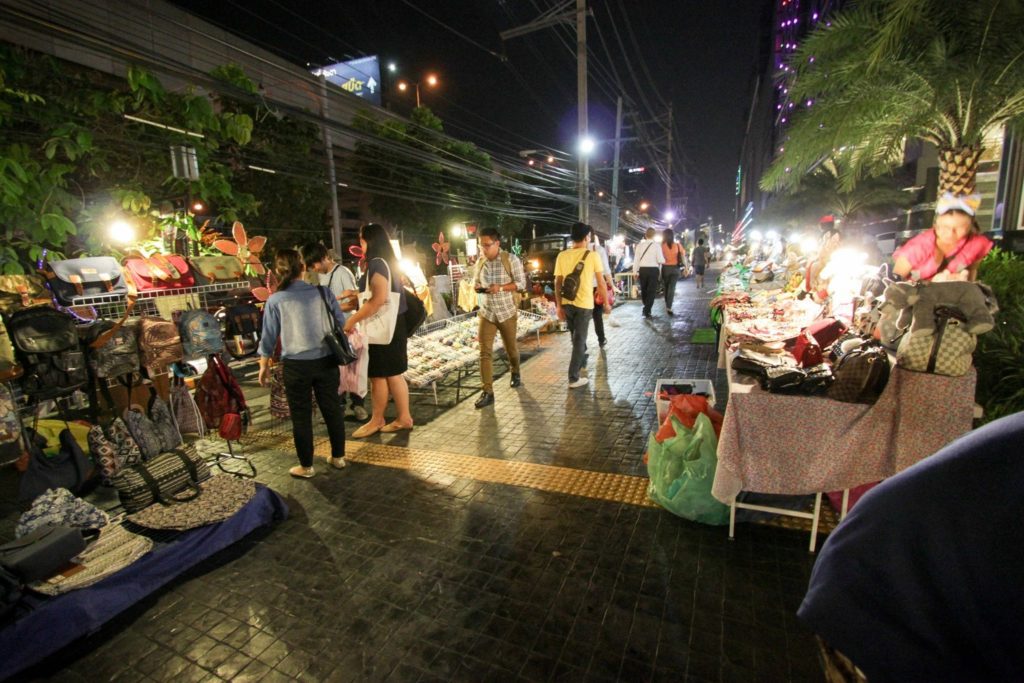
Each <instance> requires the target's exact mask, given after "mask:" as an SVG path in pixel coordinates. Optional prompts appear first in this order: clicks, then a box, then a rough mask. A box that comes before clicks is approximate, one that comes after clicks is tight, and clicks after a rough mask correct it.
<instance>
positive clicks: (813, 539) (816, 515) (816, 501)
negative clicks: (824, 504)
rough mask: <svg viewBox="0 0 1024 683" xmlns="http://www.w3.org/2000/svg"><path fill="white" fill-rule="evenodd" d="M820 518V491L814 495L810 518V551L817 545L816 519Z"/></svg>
mask: <svg viewBox="0 0 1024 683" xmlns="http://www.w3.org/2000/svg"><path fill="white" fill-rule="evenodd" d="M820 518H821V491H819V492H818V493H816V494H815V495H814V517H812V518H811V552H812V553H813V552H814V549H815V548H816V547H817V545H818V521H819V519H820Z"/></svg>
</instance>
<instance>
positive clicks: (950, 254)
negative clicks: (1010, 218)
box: [892, 192, 992, 282]
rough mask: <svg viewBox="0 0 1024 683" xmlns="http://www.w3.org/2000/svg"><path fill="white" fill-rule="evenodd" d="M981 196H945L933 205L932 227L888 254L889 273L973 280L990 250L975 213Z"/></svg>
mask: <svg viewBox="0 0 1024 683" xmlns="http://www.w3.org/2000/svg"><path fill="white" fill-rule="evenodd" d="M980 205H981V196H980V195H977V194H972V195H955V194H952V193H949V192H947V193H945V194H943V195H942V198H941V199H939V201H938V202H937V203H936V205H935V224H934V225H933V226H932V229H931V230H927V231H925V232H922V233H921V234H920V235H917V236H915V237H914V238H913V239H911V240H910V241H908V242H907V243H906V244H904V245H903V246H902V247H900V248H899V249H897V250H896V252H895V253H894V254H893V255H892V258H893V263H894V266H893V273H894V274H895V275H898V276H900V277H902V278H906V279H910V280H915V281H929V280H931V281H934V282H942V281H946V280H974V279H975V277H976V276H977V272H978V264H980V263H981V260H982V259H983V258H985V255H986V254H988V252H989V251H990V250H991V249H992V242H991V240H989V239H988V238H987V237H985V236H983V235H981V234H980V233H981V228H980V227H979V226H978V221H977V219H976V218H975V214H976V213H977V211H978V206H980Z"/></svg>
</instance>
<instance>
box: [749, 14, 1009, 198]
mask: <svg viewBox="0 0 1024 683" xmlns="http://www.w3.org/2000/svg"><path fill="white" fill-rule="evenodd" d="M1022 30H1024V2H1021V0H972V1H971V2H948V0H862V1H861V2H859V3H857V4H856V5H852V6H851V7H850V8H849V9H846V10H844V11H841V12H840V13H838V14H837V15H836V16H834V17H833V18H832V19H831V23H830V24H829V25H826V26H822V27H820V28H818V29H816V30H815V31H813V32H812V33H811V34H810V35H809V36H808V38H807V39H805V40H804V42H803V44H802V45H801V47H800V48H799V49H798V50H797V51H796V53H794V55H793V58H792V60H791V61H790V67H791V74H792V75H791V76H790V78H789V79H788V81H787V87H788V89H789V95H790V97H791V98H792V99H793V100H794V101H796V102H804V101H807V100H813V106H810V107H806V108H804V109H803V110H802V111H799V112H798V113H797V114H796V115H794V117H793V121H792V125H791V127H790V128H789V130H788V133H787V139H786V141H785V145H784V147H785V151H784V152H783V153H781V154H780V155H779V156H778V157H777V158H776V160H775V162H774V163H773V164H772V165H771V167H770V168H769V169H768V171H767V172H766V173H765V175H764V176H763V177H762V179H761V187H762V188H763V189H765V190H769V191H792V190H793V189H794V188H796V187H798V186H799V184H800V182H801V178H802V177H803V176H804V175H805V174H807V173H808V172H810V171H811V170H813V169H814V168H816V167H817V166H818V165H819V164H820V163H821V162H822V161H823V160H825V159H835V160H836V161H837V162H838V164H839V166H840V168H841V169H842V173H841V175H840V177H839V179H840V187H841V189H842V190H844V191H848V190H850V189H851V188H852V187H853V186H854V185H855V184H856V183H857V182H858V181H859V180H860V179H861V178H864V177H866V176H871V175H877V174H880V173H884V172H886V171H888V170H890V169H891V168H892V167H893V166H894V165H896V164H898V163H899V162H900V160H901V158H902V155H903V150H904V147H905V144H906V142H907V141H908V140H924V141H928V142H931V143H932V144H934V145H936V146H937V147H938V148H939V150H940V154H941V153H942V152H943V151H948V152H950V154H949V159H950V161H951V162H952V161H953V159H954V157H956V155H958V154H959V155H961V156H968V155H970V154H976V152H978V151H980V149H981V145H982V143H983V140H984V137H985V135H986V133H987V132H988V131H989V130H991V129H993V128H994V127H999V126H1003V125H1007V124H1013V123H1015V122H1019V121H1020V119H1021V117H1022V116H1024V43H1021V41H1020V35H1021V32H1022ZM957 158H959V157H957ZM976 158H977V157H976V156H974V160H976ZM974 160H972V161H969V162H968V163H967V167H966V168H961V171H963V172H966V173H968V174H969V178H968V180H969V181H970V186H973V177H974V174H975V173H976V169H975V168H974V166H973V164H974ZM956 163H957V164H960V162H959V161H958V162H956ZM961 165H962V164H961ZM943 170H944V171H945V168H944V169H943Z"/></svg>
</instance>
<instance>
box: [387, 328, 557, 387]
mask: <svg viewBox="0 0 1024 683" xmlns="http://www.w3.org/2000/svg"><path fill="white" fill-rule="evenodd" d="M518 322H519V325H518V329H517V330H516V337H517V338H519V339H523V338H526V337H528V336H530V335H531V334H535V335H536V344H537V349H538V350H539V349H540V330H541V329H543V328H544V327H545V326H546V325H547V324H548V322H549V320H548V318H547V317H546V316H543V315H538V314H536V313H531V312H529V311H519V318H518ZM477 325H478V323H477V314H476V312H475V311H474V312H472V313H464V314H462V315H457V316H455V317H453V318H449V319H448V320H442V321H438V322H436V323H430V324H429V325H424V326H423V327H422V328H420V331H419V332H418V333H417V334H415V335H413V336H412V337H410V338H409V341H408V346H407V348H408V357H409V369H408V370H407V371H406V373H405V379H406V381H407V382H408V383H409V384H410V386H412V387H414V388H418V389H423V388H426V387H430V388H431V389H432V391H433V394H434V405H437V404H438V399H437V388H438V386H441V387H449V386H450V387H454V388H455V400H456V402H458V401H459V400H460V398H461V395H462V380H463V379H464V378H465V377H467V376H468V375H470V374H472V372H473V370H474V369H475V368H476V366H477V364H478V363H479V362H480V344H479V340H478V339H477ZM502 348H503V345H502V341H501V336H500V335H496V336H495V339H494V350H495V351H498V350H501V349H502ZM452 375H454V376H455V381H454V383H452V382H450V381H448V382H447V383H446V380H447V379H448V378H450V377H451V376H452Z"/></svg>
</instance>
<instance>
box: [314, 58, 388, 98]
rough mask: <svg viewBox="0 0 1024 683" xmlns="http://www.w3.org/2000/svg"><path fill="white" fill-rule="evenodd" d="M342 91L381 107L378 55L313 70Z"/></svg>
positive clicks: (316, 74) (315, 74)
mask: <svg viewBox="0 0 1024 683" xmlns="http://www.w3.org/2000/svg"><path fill="white" fill-rule="evenodd" d="M313 75H314V76H323V77H324V78H325V79H326V80H327V81H329V82H331V83H334V84H335V85H336V86H338V87H339V88H341V89H342V90H346V91H348V92H350V93H352V94H353V95H355V96H357V97H362V98H363V99H364V100H367V101H369V102H371V103H372V104H375V105H377V106H378V107H379V106H380V61H379V60H378V59H377V56H376V55H371V56H369V57H360V58H359V59H351V60H349V61H347V62H338V63H337V64H331V65H330V66H324V67H320V68H318V69H314V70H313Z"/></svg>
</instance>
